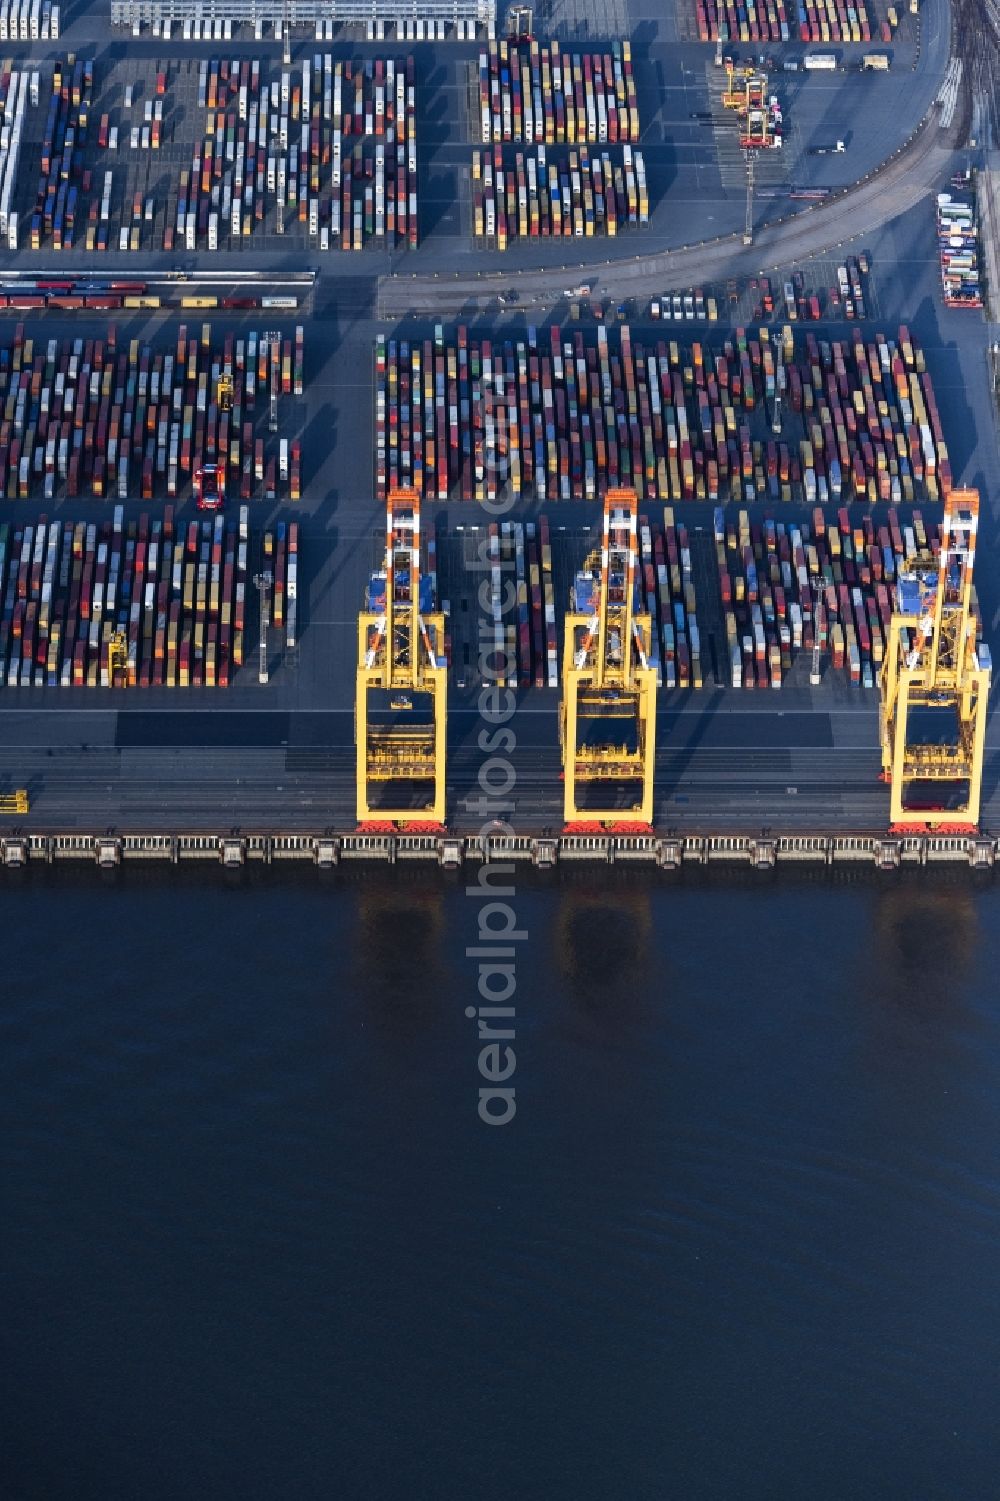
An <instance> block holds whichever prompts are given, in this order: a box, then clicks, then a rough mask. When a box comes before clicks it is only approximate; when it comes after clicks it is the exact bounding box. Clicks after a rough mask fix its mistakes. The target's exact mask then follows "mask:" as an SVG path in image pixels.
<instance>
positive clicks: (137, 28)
mask: <svg viewBox="0 0 1000 1501" xmlns="http://www.w3.org/2000/svg"><path fill="white" fill-rule="evenodd" d="M111 24H112V25H113V26H114V25H119V24H130V25H131V31H132V35H133V36H135V37H138V36H141V35H142V22H141V21H140V20H138V19H133V20H132V21H131V23H125V22H122V21H120V20H119V17H118V15H117V11H116V7H114V6H112V16H111ZM242 24H243V23H241V22H240V21H239V20H236V21H234V20H233V19H232V18H231V17H225V16H185V17H184V18H183V20H179V21H174V20H173V19H172V18H171V17H169V16H163V17H162V18H160V19H157V20H154V21H153V22H152V23H151V30H152V34H153V36H157V37H162V38H163V40H164V41H165V42H169V41H170V40H171V37H173V40H174V41H175V42H178V41H184V42H222V41H226V42H231V41H232V40H233V32H234V30H235V32H236V34H237V36H240V35H241V34H242V33H241V25H242ZM252 24H253V34H254V40H255V41H258V42H260V41H263V40H264V39H265V38H269V37H273V38H274V40H275V41H276V42H280V41H281V39H282V34H283V30H282V28H283V21H282V17H281V16H280V15H279V16H275V17H274V18H273V19H271V18H267V17H264V16H260V15H258V16H257V18H256V19H255V20H254V21H253V23H252ZM362 24H363V25H364V28H365V37H366V39H367V40H368V41H369V42H384V41H385V40H386V38H387V37H391V36H392V34H393V31H394V30H395V34H396V36H397V37H398V38H399V39H400V40H401V41H406V42H435V41H436V42H443V41H445V40H446V38H447V37H448V36H449V35H453V36H454V38H455V40H456V41H458V42H474V41H475V40H476V35H477V32H478V26H477V23H476V22H475V21H474V20H463V19H457V20H455V21H451V22H446V21H437V20H432V19H430V18H428V19H426V20H424V19H422V18H421V19H420V20H416V19H413V20H402V19H400V20H398V21H385V20H379V21H376V20H374V19H368V20H366V21H364V22H361V21H356V22H353V23H352V22H350V21H338V20H335V19H334V18H333V17H332V16H321V17H319V18H318V19H317V20H316V23H315V33H314V34H315V38H316V40H317V42H332V41H333V40H334V38H335V36H339V35H340V34H342V33H343V32H344V31H347V30H353V27H354V26H357V27H358V28H359V29H360V27H361V26H362ZM248 30H249V27H248Z"/></svg>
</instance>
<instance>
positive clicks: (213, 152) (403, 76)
mask: <svg viewBox="0 0 1000 1501" xmlns="http://www.w3.org/2000/svg"><path fill="white" fill-rule="evenodd" d="M413 76H414V75H413V60H412V58H410V59H407V61H406V62H405V63H397V62H395V61H393V60H392V59H390V60H388V61H386V60H384V59H382V58H374V59H371V58H370V59H366V60H365V61H364V62H350V61H341V60H339V59H338V60H336V61H335V60H334V59H333V57H332V56H331V55H330V54H326V55H324V56H318V55H317V56H316V57H314V58H313V59H312V60H311V62H310V61H309V60H306V61H305V62H303V64H302V69H301V73H299V72H298V71H297V70H292V69H287V68H286V69H283V70H282V71H281V73H280V75H279V76H278V77H277V78H274V79H271V80H269V79H268V76H267V67H266V65H264V66H262V65H261V63H259V62H258V61H253V62H251V61H249V60H247V59H243V60H242V61H240V60H234V61H232V62H227V61H220V60H218V59H215V58H212V59H206V60H205V61H204V62H202V64H201V69H200V74H199V84H198V90H199V105H200V106H201V107H202V108H203V109H205V110H206V111H207V124H206V128H205V132H204V135H203V137H202V140H201V142H200V143H199V145H198V146H197V148H196V149H195V152H194V154H193V157H192V162H191V167H190V169H185V170H184V171H182V172H181V175H180V183H179V188H178V196H177V208H176V214H175V216H174V223H173V224H170V225H168V226H167V230H166V237H165V241H164V248H166V249H169V248H172V246H173V245H174V243H175V237H176V241H177V242H178V243H183V244H184V246H185V248H187V249H189V250H195V249H197V248H199V247H200V246H202V245H206V244H207V247H208V249H210V250H211V249H215V248H218V246H219V244H220V243H221V242H222V240H223V239H225V238H226V237H229V238H231V239H242V238H245V237H247V236H249V235H250V234H251V233H252V231H253V227H254V225H255V224H256V225H264V224H265V222H267V223H268V224H269V227H271V228H272V229H273V231H274V232H276V233H278V234H284V233H286V232H288V230H289V228H290V225H291V222H293V220H294V219H297V220H298V222H299V223H300V224H302V225H305V226H307V232H308V235H309V238H310V239H311V240H315V241H317V242H318V248H320V249H331V248H336V246H337V245H338V244H339V245H340V246H341V247H342V248H343V249H345V250H360V249H362V248H363V246H364V245H365V244H366V243H367V242H368V241H369V240H371V239H375V240H382V241H385V240H388V241H390V242H393V243H409V244H411V245H415V244H416V243H417V238H418V234H417V156H416V90H415V86H414V82H413ZM290 211H294V213H293V214H290Z"/></svg>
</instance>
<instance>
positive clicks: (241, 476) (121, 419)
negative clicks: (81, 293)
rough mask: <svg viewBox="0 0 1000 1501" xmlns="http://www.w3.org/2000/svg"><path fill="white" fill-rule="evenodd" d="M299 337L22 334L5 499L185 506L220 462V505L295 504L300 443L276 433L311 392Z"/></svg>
mask: <svg viewBox="0 0 1000 1501" xmlns="http://www.w3.org/2000/svg"><path fill="white" fill-rule="evenodd" d="M303 359H304V335H303V330H302V328H301V327H299V328H297V329H296V330H295V334H294V336H293V337H290V338H289V337H283V336H282V335H281V334H280V333H278V332H277V331H273V330H272V331H268V332H259V333H258V332H250V333H248V334H247V335H246V336H245V337H244V336H241V337H236V336H235V335H234V334H233V333H227V334H225V335H224V336H223V338H222V339H221V340H218V341H214V340H213V335H212V329H211V325H210V324H207V323H206V324H204V325H202V328H201V331H200V334H198V332H197V331H195V330H192V332H191V333H190V335H189V332H188V328H187V325H186V324H181V326H180V328H179V330H178V331H177V337H176V343H175V344H170V345H167V346H166V347H164V346H163V345H154V344H151V343H147V342H145V341H142V340H139V339H132V340H131V341H130V342H129V343H128V344H127V346H126V345H125V344H123V345H122V347H121V348H119V346H118V342H117V335H116V330H115V326H114V325H111V326H110V327H109V329H108V333H107V337H106V338H104V339H100V338H89V337H88V338H84V337H78V338H62V339H58V338H51V339H48V340H47V341H45V342H44V343H43V342H42V340H40V339H37V340H36V339H33V338H28V337H26V336H25V330H24V324H23V323H22V324H18V325H17V327H16V329H15V332H14V339H13V342H4V343H2V344H0V494H2V495H5V496H6V497H7V499H9V500H14V499H21V500H27V499H33V498H36V497H43V498H44V499H46V500H52V499H54V498H55V497H56V496H57V495H66V496H70V497H73V496H80V495H92V496H95V497H105V498H115V497H118V498H121V499H124V498H126V497H128V496H137V495H139V496H141V497H142V499H143V500H152V499H154V498H159V497H164V496H165V497H167V498H173V497H180V498H183V497H185V496H186V495H188V494H189V493H190V490H191V488H192V487H193V488H194V490H195V493H196V494H197V487H198V477H199V474H200V473H201V472H202V471H203V470H205V469H206V468H207V467H208V466H212V470H213V474H214V475H215V477H216V479H217V483H218V489H219V494H220V497H221V498H225V495H226V494H227V493H228V494H229V495H231V496H233V497H234V498H235V496H236V494H237V493H238V494H239V496H240V497H241V498H242V499H243V500H250V499H252V498H258V497H260V496H261V495H263V496H266V497H267V498H269V499H279V498H283V499H296V500H297V499H298V498H299V495H300V493H301V473H300V465H301V455H300V452H299V448H298V442H297V441H295V442H293V443H290V442H289V440H288V438H287V437H281V436H280V432H281V429H282V428H283V427H285V426H287V423H288V419H289V416H290V410H289V398H291V397H295V396H301V395H302V391H303V368H302V367H303Z"/></svg>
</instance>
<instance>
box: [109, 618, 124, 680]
mask: <svg viewBox="0 0 1000 1501" xmlns="http://www.w3.org/2000/svg"><path fill="white" fill-rule="evenodd" d="M127 683H128V637H127V636H126V634H125V632H124V631H114V632H112V634H111V635H110V636H109V638H108V687H109V688H117V687H119V686H124V685H125V684H127Z"/></svg>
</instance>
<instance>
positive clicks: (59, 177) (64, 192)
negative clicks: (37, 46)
mask: <svg viewBox="0 0 1000 1501" xmlns="http://www.w3.org/2000/svg"><path fill="white" fill-rule="evenodd" d="M93 92H94V64H93V61H92V60H91V59H87V58H76V59H75V60H74V61H73V62H72V63H70V62H68V61H66V62H61V61H56V62H55V63H54V64H53V70H52V93H51V96H50V98H49V104H48V112H47V115H46V120H45V130H44V134H43V136H42V150H41V163H40V172H39V177H38V186H37V189H36V192H35V206H34V210H33V212H32V215H31V248H32V250H39V249H40V248H41V246H42V244H43V243H44V242H45V241H50V242H51V243H52V245H53V248H58V249H60V250H62V249H66V250H69V249H72V246H73V239H74V234H75V230H76V227H77V217H76V216H77V213H78V212H82V206H81V204H80V202H79V198H80V192H81V189H82V187H83V173H84V155H85V148H86V142H87V126H88V122H89V120H90V116H91V113H92V99H93ZM6 233H7V244H8V248H9V249H11V250H14V249H16V248H17V243H18V217H17V214H16V213H14V212H13V211H12V210H11V209H10V206H8V215H7V225H6ZM57 242H58V244H57Z"/></svg>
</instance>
